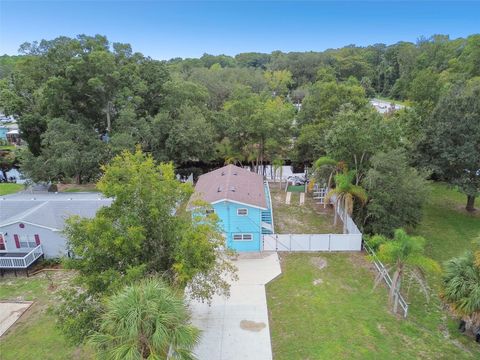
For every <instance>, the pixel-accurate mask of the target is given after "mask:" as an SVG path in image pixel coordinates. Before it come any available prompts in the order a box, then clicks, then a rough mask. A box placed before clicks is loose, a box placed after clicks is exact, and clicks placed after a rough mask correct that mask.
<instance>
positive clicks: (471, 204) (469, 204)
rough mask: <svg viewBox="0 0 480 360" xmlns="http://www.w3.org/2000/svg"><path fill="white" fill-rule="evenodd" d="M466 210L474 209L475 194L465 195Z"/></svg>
mask: <svg viewBox="0 0 480 360" xmlns="http://www.w3.org/2000/svg"><path fill="white" fill-rule="evenodd" d="M465 209H467V211H469V212H472V211H475V196H474V195H467V206H466V207H465Z"/></svg>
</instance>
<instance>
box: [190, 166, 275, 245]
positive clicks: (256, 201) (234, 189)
mask: <svg viewBox="0 0 480 360" xmlns="http://www.w3.org/2000/svg"><path fill="white" fill-rule="evenodd" d="M194 196H195V197H196V198H200V199H202V200H204V201H206V202H208V203H210V204H211V205H212V207H213V211H215V213H216V214H217V215H218V217H219V218H220V222H221V226H222V228H223V231H224V234H225V240H226V245H227V247H229V248H230V249H234V250H237V251H260V250H261V249H262V235H263V234H272V233H273V216H272V209H271V201H270V190H269V187H268V183H267V182H264V181H263V177H262V176H261V175H259V174H255V173H253V172H250V171H248V170H246V169H243V168H240V167H238V166H234V165H227V166H224V167H222V168H220V169H217V170H214V171H211V172H209V173H206V174H204V175H202V176H200V178H199V179H198V182H197V184H196V186H195V195H194Z"/></svg>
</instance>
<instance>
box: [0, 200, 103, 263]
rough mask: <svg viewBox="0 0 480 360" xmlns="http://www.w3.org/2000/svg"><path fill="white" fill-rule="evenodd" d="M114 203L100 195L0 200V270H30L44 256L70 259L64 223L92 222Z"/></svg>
mask: <svg viewBox="0 0 480 360" xmlns="http://www.w3.org/2000/svg"><path fill="white" fill-rule="evenodd" d="M111 201H112V200H111V199H107V198H104V197H103V196H102V195H101V194H99V193H46V192H45V193H17V194H12V195H4V196H0V270H5V269H27V268H28V267H29V266H30V265H32V264H33V263H34V262H35V261H36V260H37V259H38V258H39V257H41V256H43V257H45V258H58V257H62V256H65V255H67V251H68V250H67V241H66V239H65V236H64V235H63V233H62V231H63V229H64V226H65V220H66V219H67V218H68V217H70V216H72V215H79V216H81V217H87V218H92V217H93V216H95V214H96V212H97V211H98V209H100V208H101V207H103V206H109V205H110V203H111Z"/></svg>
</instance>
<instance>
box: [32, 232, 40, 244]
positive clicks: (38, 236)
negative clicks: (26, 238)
mask: <svg viewBox="0 0 480 360" xmlns="http://www.w3.org/2000/svg"><path fill="white" fill-rule="evenodd" d="M33 236H34V237H35V244H36V245H37V246H38V245H40V235H38V234H35V235H33Z"/></svg>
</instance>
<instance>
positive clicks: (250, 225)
mask: <svg viewBox="0 0 480 360" xmlns="http://www.w3.org/2000/svg"><path fill="white" fill-rule="evenodd" d="M212 206H213V208H214V209H215V213H216V214H217V215H218V217H219V218H220V224H221V226H222V228H223V230H224V233H225V238H226V246H227V247H229V248H230V249H234V250H237V251H260V249H261V246H260V245H261V239H262V237H261V229H262V228H261V213H262V211H261V210H260V209H258V208H255V207H251V206H248V205H243V204H237V203H232V202H229V201H222V202H220V203H216V204H213V205H212ZM243 208H245V209H248V215H246V216H239V215H237V210H238V209H243ZM234 234H251V235H252V240H251V241H235V240H233V235H234Z"/></svg>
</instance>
